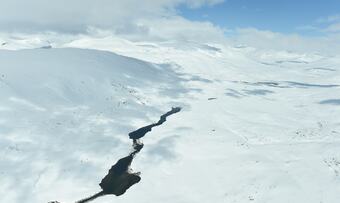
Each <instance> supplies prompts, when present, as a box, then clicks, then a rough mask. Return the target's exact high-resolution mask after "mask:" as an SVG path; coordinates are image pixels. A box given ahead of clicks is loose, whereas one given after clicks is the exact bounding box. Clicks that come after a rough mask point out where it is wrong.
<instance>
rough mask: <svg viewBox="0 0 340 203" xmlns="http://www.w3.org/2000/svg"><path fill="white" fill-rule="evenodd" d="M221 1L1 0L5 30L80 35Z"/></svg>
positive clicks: (0, 24) (1, 24) (0, 19)
mask: <svg viewBox="0 0 340 203" xmlns="http://www.w3.org/2000/svg"><path fill="white" fill-rule="evenodd" d="M223 1H224V0H143V1H140V0H124V1H112V0H96V1H93V0H49V1H46V0H25V1H22V0H1V5H0V28H1V29H2V30H5V31H9V30H11V31H18V30H19V31H37V30H39V31H41V30H53V31H62V32H84V31H86V29H87V28H88V27H89V26H92V27H98V28H105V29H118V28H121V27H123V26H125V25H129V26H131V25H134V24H135V21H136V20H140V19H152V18H159V17H169V16H174V15H176V7H178V6H182V5H183V6H187V7H190V8H199V7H201V6H213V5H216V4H218V3H221V2H223Z"/></svg>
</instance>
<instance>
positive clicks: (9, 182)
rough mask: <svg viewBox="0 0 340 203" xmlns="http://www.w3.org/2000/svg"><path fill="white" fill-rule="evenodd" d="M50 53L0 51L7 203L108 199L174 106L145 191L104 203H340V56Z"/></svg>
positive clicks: (144, 161) (86, 48)
mask: <svg viewBox="0 0 340 203" xmlns="http://www.w3.org/2000/svg"><path fill="white" fill-rule="evenodd" d="M1 41H6V40H1ZM1 41H0V42H1ZM43 46H45V47H44V48H45V49H42V48H39V47H43ZM52 47H53V48H51V47H46V43H45V40H31V41H30V40H17V41H15V42H14V41H13V42H12V41H11V42H9V43H8V44H3V45H2V46H1V50H0V180H1V181H0V182H1V184H0V202H7V203H19V202H20V203H21V202H25V203H47V202H48V201H52V200H58V201H60V202H62V203H71V202H75V201H76V200H79V199H82V198H84V197H87V196H90V195H92V194H94V193H96V192H98V191H99V190H100V188H99V186H98V184H99V182H100V180H101V179H102V178H103V177H104V175H105V174H106V173H107V171H108V169H109V167H110V166H111V165H112V164H114V163H115V162H116V161H117V160H118V159H119V158H121V157H124V156H126V155H127V154H128V153H129V152H130V151H131V144H130V140H129V138H128V133H129V132H131V131H134V130H136V129H138V128H139V127H142V126H144V125H148V124H150V123H152V122H156V121H157V120H158V119H159V116H160V115H162V114H163V113H165V112H167V111H169V110H170V109H171V107H173V106H181V107H182V108H183V110H182V112H180V113H178V114H176V115H173V116H172V117H169V118H168V121H167V122H166V123H164V124H163V125H162V126H159V127H157V128H154V129H153V130H152V132H150V133H149V134H147V135H146V136H145V137H144V138H143V142H144V144H145V146H144V149H143V150H142V151H141V152H140V153H139V154H138V156H137V157H136V158H135V160H134V162H133V165H132V168H133V169H134V170H135V171H141V172H142V174H141V177H142V180H141V182H140V183H138V184H137V185H135V186H133V187H131V188H130V189H129V190H128V191H127V192H126V194H125V195H123V196H120V197H115V196H105V197H102V198H99V199H97V200H95V202H98V203H109V202H122V203H132V202H136V201H138V202H139V203H150V202H162V203H193V202H200V203H206V202H216V203H224V202H225V203H232V202H235V203H246V202H258V203H288V202H289V203H302V202H308V203H321V202H322V203H337V202H338V201H339V199H340V192H339V191H340V57H339V56H337V55H334V56H331V55H322V54H319V53H303V54H302V53H294V52H289V51H281V52H278V51H270V50H267V51H264V50H258V49H255V48H251V47H246V46H239V47H231V46H222V45H215V44H199V43H194V42H187V41H184V42H176V41H168V42H153V43H151V42H132V41H128V40H124V39H119V38H115V37H103V38H93V37H84V36H82V37H80V38H79V39H72V40H65V41H58V42H55V43H54V44H53V43H52ZM27 48H28V49H27Z"/></svg>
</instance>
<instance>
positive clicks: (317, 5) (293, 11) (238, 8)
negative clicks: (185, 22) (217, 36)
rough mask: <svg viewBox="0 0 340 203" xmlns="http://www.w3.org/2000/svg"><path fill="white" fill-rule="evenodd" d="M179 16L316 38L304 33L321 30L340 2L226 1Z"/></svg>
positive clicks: (296, 0) (223, 24) (336, 11)
mask: <svg viewBox="0 0 340 203" xmlns="http://www.w3.org/2000/svg"><path fill="white" fill-rule="evenodd" d="M179 13H180V15H182V16H184V17H185V18H187V19H190V20H195V21H202V20H205V21H210V22H212V23H214V24H216V25H218V26H220V27H223V28H229V29H235V28H244V27H253V28H257V29H260V30H270V31H274V32H281V33H299V34H317V33H318V31H317V30H313V29H301V27H306V26H309V27H311V26H316V27H319V26H322V25H320V23H318V22H317V21H318V19H320V18H326V17H327V16H332V15H337V14H339V13H340V0H226V1H225V2H224V3H221V4H218V5H215V6H212V7H208V6H205V7H202V8H199V9H189V8H186V7H181V8H179Z"/></svg>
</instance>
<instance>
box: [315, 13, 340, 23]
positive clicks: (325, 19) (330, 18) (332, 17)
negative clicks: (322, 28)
mask: <svg viewBox="0 0 340 203" xmlns="http://www.w3.org/2000/svg"><path fill="white" fill-rule="evenodd" d="M336 21H340V14H336V15H330V16H327V17H323V18H319V19H318V20H317V22H318V23H332V22H336Z"/></svg>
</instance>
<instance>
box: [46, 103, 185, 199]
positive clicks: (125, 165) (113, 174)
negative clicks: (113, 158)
mask: <svg viewBox="0 0 340 203" xmlns="http://www.w3.org/2000/svg"><path fill="white" fill-rule="evenodd" d="M180 111H181V108H180V107H176V108H172V109H171V111H168V112H167V113H165V114H163V115H162V116H161V117H160V119H159V121H158V122H157V123H153V124H150V125H147V126H144V127H142V128H139V129H137V130H135V131H133V132H131V133H129V138H130V139H131V140H133V142H132V147H133V151H132V152H131V153H130V154H129V155H128V156H126V157H123V158H121V159H119V160H118V161H117V163H116V164H114V165H113V166H112V167H111V169H110V170H109V172H108V174H107V175H106V176H105V177H104V178H103V179H102V181H101V182H100V184H99V186H100V187H101V189H102V191H100V192H98V193H96V194H94V195H93V196H91V197H88V198H85V199H82V200H79V201H77V202H76V203H86V202H89V201H92V200H95V199H96V198H98V197H101V196H104V195H116V196H120V195H123V194H124V193H125V192H126V191H127V190H128V189H129V188H130V187H131V186H132V185H134V184H136V183H138V182H139V181H140V180H141V177H140V173H139V172H137V173H133V172H132V170H131V169H130V165H131V163H132V161H133V159H134V157H135V156H136V154H137V153H138V152H140V151H141V150H142V148H143V146H144V144H143V143H142V142H141V141H140V139H141V138H143V137H144V136H145V135H146V134H147V133H148V132H150V131H151V130H152V128H153V127H156V126H159V125H162V124H163V123H164V122H165V121H166V118H167V117H168V116H170V115H172V114H175V113H178V112H180ZM50 203H58V202H50Z"/></svg>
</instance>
